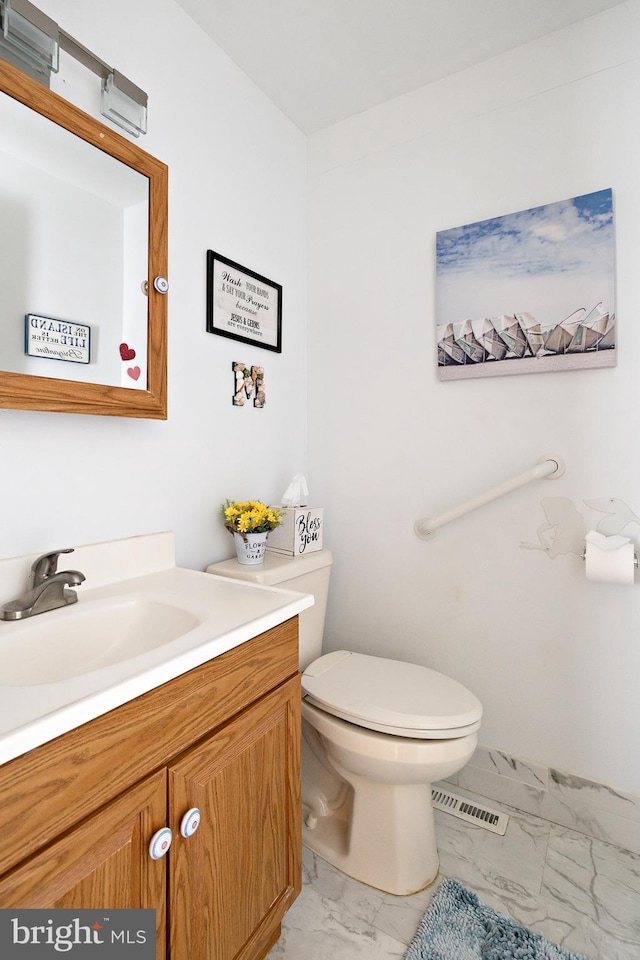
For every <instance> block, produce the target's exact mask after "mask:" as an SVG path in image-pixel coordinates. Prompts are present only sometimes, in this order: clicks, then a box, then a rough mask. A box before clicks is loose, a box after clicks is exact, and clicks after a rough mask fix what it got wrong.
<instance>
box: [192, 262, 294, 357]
mask: <svg viewBox="0 0 640 960" xmlns="http://www.w3.org/2000/svg"><path fill="white" fill-rule="evenodd" d="M207 332H208V333H217V334H218V335H219V336H221V337H230V338H231V339H232V340H239V341H240V342H241V343H250V344H251V345H252V346H254V347H263V348H264V349H265V350H274V351H275V352H276V353H282V287H281V286H280V284H279V283H274V282H273V280H267V278H266V277H262V276H260V274H258V273H254V272H253V271H252V270H247V268H246V267H242V266H240V264H239V263H234V262H233V260H227V259H226V257H222V256H220V254H219V253H214V251H213V250H207Z"/></svg>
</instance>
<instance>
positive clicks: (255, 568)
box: [207, 550, 333, 671]
mask: <svg viewBox="0 0 640 960" xmlns="http://www.w3.org/2000/svg"><path fill="white" fill-rule="evenodd" d="M332 563H333V557H332V556H331V553H330V551H329V550H316V551H315V552H314V553H309V554H306V555H305V556H302V557H289V556H283V555H281V554H278V553H271V552H270V551H269V550H267V552H266V553H265V557H264V563H256V564H243V563H238V561H237V560H223V561H222V562H221V563H212V564H210V566H208V567H207V573H214V574H216V575H217V576H219V577H233V579H235V580H245V581H249V582H250V583H262V584H264V585H265V586H268V587H282V589H283V590H295V591H296V592H297V593H311V594H313V597H314V605H313V606H312V607H309V608H308V609H307V610H303V611H302V613H301V614H299V622H300V656H299V663H300V670H301V671H302V670H304V669H305V668H306V667H308V665H309V664H310V663H312V662H313V661H314V660H317V658H318V657H319V656H320V655H321V653H322V635H323V633H324V618H325V613H326V609H327V596H328V593H329V579H330V577H331V564H332Z"/></svg>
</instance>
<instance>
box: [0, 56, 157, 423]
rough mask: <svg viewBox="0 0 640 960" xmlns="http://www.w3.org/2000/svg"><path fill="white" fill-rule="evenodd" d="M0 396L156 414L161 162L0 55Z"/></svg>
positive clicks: (6, 400)
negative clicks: (8, 62) (29, 76)
mask: <svg viewBox="0 0 640 960" xmlns="http://www.w3.org/2000/svg"><path fill="white" fill-rule="evenodd" d="M0 89H1V90H4V92H3V93H0V271H1V277H2V282H1V283H0V405H1V406H13V407H22V406H26V407H28V408H31V409H46V410H67V411H73V412H81V413H105V414H108V413H115V414H117V415H122V416H151V417H159V418H164V417H165V416H166V305H165V304H166V295H165V294H161V293H158V292H157V291H156V290H155V289H154V287H153V279H154V278H155V277H156V276H162V277H166V273H167V251H166V206H167V195H166V193H167V190H166V186H167V176H166V167H165V166H164V165H163V164H161V163H159V161H156V160H155V159H154V158H153V157H150V156H149V155H148V154H146V153H145V152H144V151H142V150H141V149H140V148H139V147H137V146H136V145H134V144H132V143H130V142H129V141H128V140H125V139H124V138H123V137H122V136H120V134H117V133H115V131H111V130H110V129H109V128H107V127H105V126H104V125H103V124H102V123H100V122H99V121H97V120H94V119H93V118H92V117H89V116H88V115H86V114H84V113H83V112H82V111H80V110H78V109H77V108H75V107H73V106H72V105H71V104H68V103H67V102H66V101H65V100H63V99H62V98H60V97H58V96H57V95H56V94H54V93H52V92H51V91H49V90H47V89H45V88H43V87H40V86H39V85H38V84H37V83H36V82H35V81H33V80H31V79H30V78H28V77H26V76H25V75H23V74H21V73H20V71H17V70H16V69H15V68H13V67H11V66H10V65H8V64H5V63H4V62H3V61H0Z"/></svg>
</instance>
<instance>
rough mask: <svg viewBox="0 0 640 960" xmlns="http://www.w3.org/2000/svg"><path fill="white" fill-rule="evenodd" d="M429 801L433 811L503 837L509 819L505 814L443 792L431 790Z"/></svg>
mask: <svg viewBox="0 0 640 960" xmlns="http://www.w3.org/2000/svg"><path fill="white" fill-rule="evenodd" d="M431 799H432V801H433V806H434V809H436V810H443V811H444V812H445V813H450V814H451V815H452V816H454V817H459V818H460V820H467V821H468V822H469V823H475V824H476V825H477V826H478V827H484V828H485V830H491V831H492V833H499V834H500V836H501V837H503V836H504V835H505V832H506V829H507V824H508V823H509V817H508V815H507V814H506V813H498V811H497V810H492V809H491V808H490V807H483V806H482V805H481V804H479V803H472V802H471V800H469V799H468V798H467V797H460V796H458V794H457V793H445V791H444V790H432V791H431Z"/></svg>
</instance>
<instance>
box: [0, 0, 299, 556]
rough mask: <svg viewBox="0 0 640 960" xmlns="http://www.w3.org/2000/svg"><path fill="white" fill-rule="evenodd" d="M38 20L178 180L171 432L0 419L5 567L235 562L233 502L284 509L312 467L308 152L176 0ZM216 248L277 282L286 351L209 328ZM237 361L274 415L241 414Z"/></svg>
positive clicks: (82, 82)
mask: <svg viewBox="0 0 640 960" xmlns="http://www.w3.org/2000/svg"><path fill="white" fill-rule="evenodd" d="M38 6H39V7H40V8H41V9H42V10H43V11H44V12H45V13H47V14H48V15H49V16H51V17H53V18H54V19H55V20H57V21H58V23H59V24H60V26H61V27H62V28H63V29H64V30H66V31H67V32H68V33H70V34H71V35H72V36H74V37H75V38H76V39H77V40H78V41H79V42H80V43H82V44H83V45H84V46H86V47H88V48H89V49H90V50H92V51H93V52H94V53H95V54H97V55H98V56H99V57H101V58H102V59H103V60H105V61H106V62H108V63H110V64H112V65H114V66H115V67H116V68H117V69H118V70H120V71H121V72H122V73H123V74H124V75H125V76H127V77H129V78H130V79H131V80H133V82H134V83H137V84H138V85H139V86H140V87H142V88H143V89H144V90H146V92H147V93H148V95H149V132H148V134H147V136H146V137H143V138H141V140H140V145H141V146H142V148H143V149H144V150H146V151H148V152H149V153H152V154H154V155H155V156H157V157H158V158H159V159H161V160H163V161H164V162H165V163H167V164H168V167H169V280H170V284H171V290H170V293H169V298H170V299H169V419H168V421H167V422H158V421H145V420H128V419H122V418H111V417H93V416H77V415H66V414H54V413H37V412H26V411H13V410H0V504H1V508H0V509H1V510H2V516H1V519H0V556H4V557H9V556H14V555H18V554H23V553H30V552H35V551H38V550H46V549H51V548H55V547H62V546H67V545H68V546H73V545H74V544H83V543H91V542H96V541H100V540H107V539H113V538H117V537H124V536H129V535H134V534H139V533H149V532H154V531H160V530H174V531H175V532H176V538H177V552H178V562H179V563H181V564H183V565H186V566H192V567H195V568H203V567H204V566H205V565H206V564H208V563H210V562H211V561H214V560H218V559H223V558H224V557H226V556H230V555H231V553H232V542H231V538H230V536H229V534H228V533H227V532H226V531H225V530H224V528H223V527H222V524H221V522H220V521H219V518H218V511H219V507H220V505H221V503H222V502H223V500H224V499H225V498H226V497H240V498H247V497H259V498H264V499H265V500H268V501H271V502H274V501H277V499H278V498H279V496H280V494H281V492H282V490H283V489H284V488H285V486H286V484H287V482H288V481H289V479H290V477H291V475H292V474H294V473H296V472H298V471H304V470H305V468H306V455H307V454H306V444H307V438H306V384H305V377H304V360H305V352H306V255H305V237H306V200H305V187H306V160H305V154H306V142H305V138H304V136H303V135H302V134H301V133H300V132H299V131H298V130H297V129H296V128H295V127H294V126H293V125H292V124H291V123H290V122H289V121H288V120H287V119H286V118H285V117H284V116H283V115H282V114H281V113H280V112H279V111H278V110H277V109H276V108H275V107H274V106H273V105H272V104H271V103H270V101H268V100H267V99H266V97H264V96H263V95H262V94H261V93H260V92H259V91H258V90H257V89H256V88H255V86H254V85H253V84H252V83H251V82H250V81H249V80H248V79H247V78H246V77H245V76H244V74H242V73H241V72H240V71H239V70H238V69H237V68H236V67H235V66H234V65H233V63H232V62H231V61H230V60H229V59H228V57H227V56H226V55H224V54H223V53H222V52H221V51H220V50H219V48H218V47H217V46H216V45H215V44H214V43H212V42H211V41H210V40H209V39H208V38H207V37H206V36H205V34H204V33H203V32H202V31H201V30H200V29H199V28H198V27H196V25H195V24H194V23H193V21H191V20H190V19H189V18H188V17H187V16H186V14H185V13H184V11H183V10H182V9H181V8H179V7H178V6H177V5H176V4H175V3H173V2H172V0H135V2H132V0H112V2H110V3H108V4H105V3H103V2H100V0H86V2H84V3H77V2H76V0H39V2H38ZM53 85H54V87H55V89H56V90H57V91H58V92H62V93H63V95H64V96H66V97H67V99H69V100H70V101H72V102H76V103H78V105H80V106H82V107H83V108H84V109H86V110H88V111H89V112H92V113H93V114H94V115H95V116H98V117H99V88H100V82H99V80H98V78H97V77H95V76H94V75H92V74H90V73H89V72H88V71H86V70H85V69H84V68H82V67H79V66H78V65H76V64H74V62H73V61H71V60H69V58H68V57H63V58H62V63H61V73H60V75H59V76H58V77H57V78H55V80H54V84H53ZM104 122H105V123H107V122H108V121H104ZM207 249H214V250H216V251H218V252H219V253H221V254H223V255H226V256H228V257H230V258H231V259H233V260H237V261H239V262H240V263H242V264H245V265H246V266H247V267H249V268H251V269H253V270H255V271H257V272H258V273H261V274H263V275H265V276H267V277H269V278H270V279H273V280H274V281H276V282H277V283H281V284H282V285H283V287H284V293H283V305H284V314H283V352H282V354H281V355H279V354H276V353H273V352H270V351H265V350H261V349H259V348H257V347H256V348H253V347H250V346H246V345H244V344H240V343H235V342H233V341H230V340H226V339H224V338H222V337H218V336H213V335H211V334H208V333H206V332H205V317H206V313H205V276H206V261H205V256H206V250H207ZM96 295H97V296H99V294H98V293H97V294H96ZM234 360H241V361H244V362H246V363H248V364H252V363H253V364H256V365H260V366H264V368H265V381H266V386H267V406H266V407H265V409H264V410H256V409H254V408H253V406H252V405H250V404H247V405H246V406H245V407H244V408H237V407H236V408H234V407H233V406H232V403H231V398H232V395H233V386H234V379H233V374H232V371H231V364H232V361H234Z"/></svg>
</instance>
